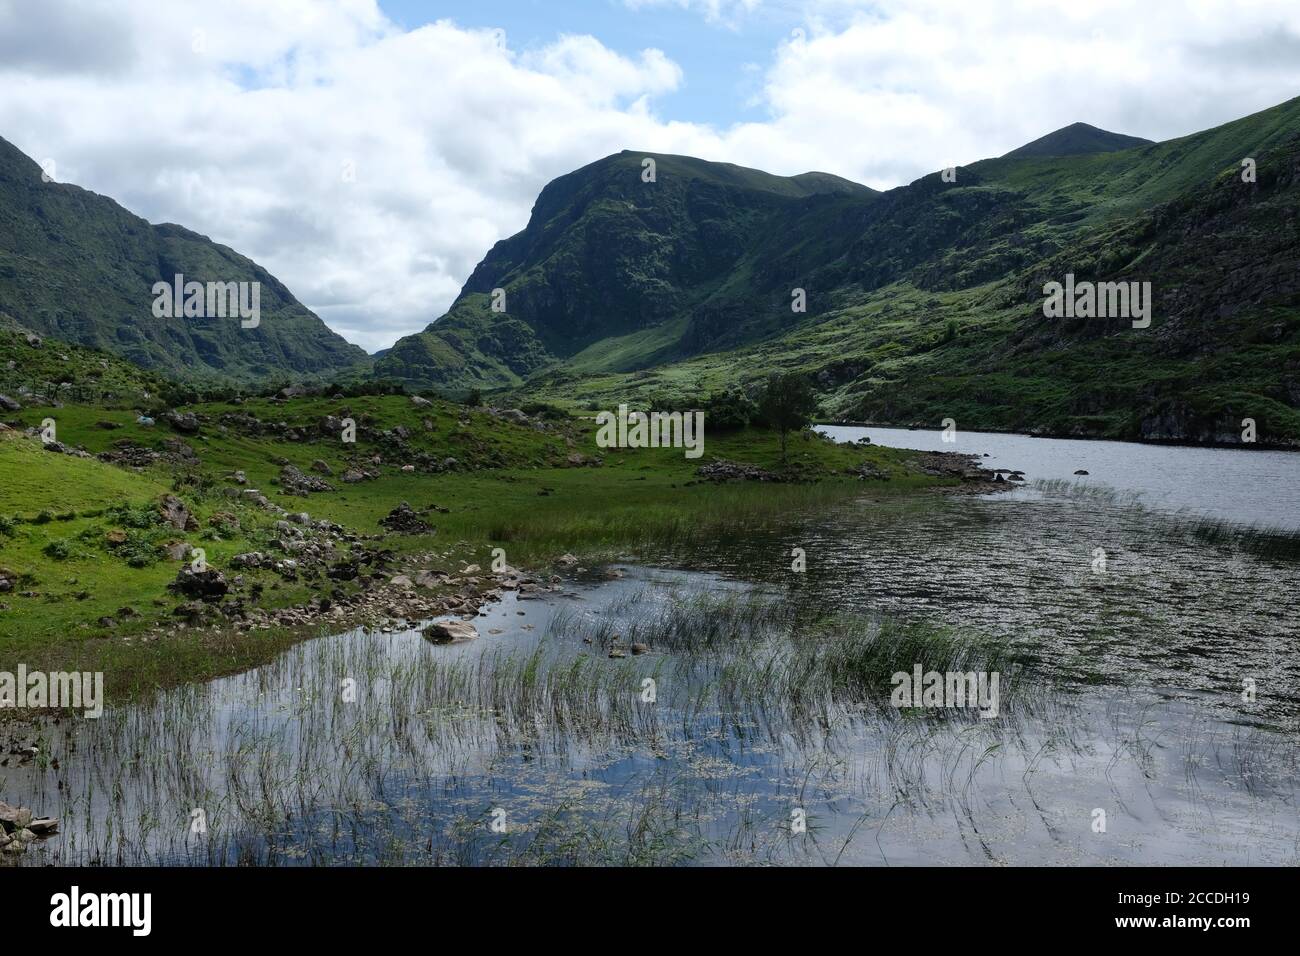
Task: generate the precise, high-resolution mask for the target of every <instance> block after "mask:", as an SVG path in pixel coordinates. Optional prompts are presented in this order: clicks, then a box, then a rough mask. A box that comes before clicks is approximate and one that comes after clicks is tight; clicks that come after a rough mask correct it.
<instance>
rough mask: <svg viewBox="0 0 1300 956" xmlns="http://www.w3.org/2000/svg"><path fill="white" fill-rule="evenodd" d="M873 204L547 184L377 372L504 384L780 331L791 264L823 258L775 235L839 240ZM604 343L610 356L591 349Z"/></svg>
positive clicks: (715, 177)
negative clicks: (539, 373) (830, 230)
mask: <svg viewBox="0 0 1300 956" xmlns="http://www.w3.org/2000/svg"><path fill="white" fill-rule="evenodd" d="M647 160H653V162H654V164H655V165H654V169H653V173H654V179H653V181H646V178H645V176H646V169H647V168H646V166H645V163H646V161H647ZM875 196H876V193H875V192H874V191H873V190H871V189H869V188H867V187H865V186H860V185H858V184H856V183H851V182H848V181H847V180H843V179H840V178H838V177H835V176H831V175H828V174H825V173H805V174H803V175H801V176H794V177H782V176H772V175H769V174H767V173H763V172H759V171H758V170H753V169H745V168H742V167H739V166H732V165H728V164H724V163H710V162H705V161H703V160H698V159H691V158H689V157H684V156H669V155H659V154H651V153H634V152H628V151H625V152H622V153H619V154H617V155H615V156H610V157H607V158H606V159H603V160H600V161H599V162H596V163H593V164H591V165H590V166H586V167H584V168H583V169H580V170H578V171H576V172H574V173H570V174H569V175H567V176H562V177H561V178H559V179H557V180H555V181H554V182H553V183H551V184H550V185H548V186H547V187H546V188H545V189H544V190H543V191H542V193H541V195H540V196H539V197H538V200H537V203H536V205H535V206H534V207H533V213H532V218H531V220H530V221H529V223H528V227H527V228H526V229H525V230H524V231H523V232H521V233H519V234H518V235H515V236H512V237H511V238H509V239H506V240H503V241H502V242H499V243H497V244H496V246H494V247H493V249H492V251H491V252H489V253H488V255H487V257H486V258H485V259H484V260H483V262H482V263H480V264H479V266H478V267H477V268H476V269H475V270H474V273H473V275H471V276H470V278H469V281H468V282H466V283H465V287H464V289H463V290H462V292H461V294H460V296H459V297H458V298H457V300H456V302H455V303H454V304H453V306H452V307H451V309H450V310H449V311H448V313H447V314H446V315H445V316H443V317H442V318H440V319H439V320H438V321H436V322H435V323H434V324H433V325H431V326H429V328H428V329H426V330H425V331H424V332H422V333H420V334H418V335H415V336H409V337H407V338H404V339H402V340H400V341H399V342H398V343H397V344H396V345H394V346H393V348H392V350H391V351H390V352H389V353H387V354H386V355H384V356H383V357H381V358H380V359H379V360H378V361H377V362H376V374H378V375H383V376H393V377H397V378H402V379H405V380H407V381H409V382H412V383H417V384H423V385H428V384H433V385H444V386H479V385H484V386H495V385H504V384H514V383H517V382H518V381H520V380H521V379H522V378H524V377H526V376H528V375H529V374H530V373H532V372H534V371H536V370H537V369H539V368H542V367H544V366H546V365H548V364H551V363H552V362H554V361H556V360H563V359H569V358H572V357H573V356H575V355H579V354H580V353H582V354H583V360H582V364H584V365H585V366H587V367H604V368H611V369H623V370H626V369H635V368H642V367H645V366H647V365H651V364H657V363H661V362H665V361H672V360H675V359H679V358H683V357H687V356H690V355H693V354H698V353H700V352H701V351H704V350H706V349H715V348H719V347H726V346H728V345H735V344H738V343H740V342H744V341H748V340H751V339H753V338H755V337H757V336H759V335H763V334H769V333H771V332H773V331H778V330H780V329H781V328H784V327H788V326H789V325H790V324H791V322H790V319H791V318H793V317H794V316H793V313H791V311H790V308H789V304H790V301H791V299H790V289H789V285H788V284H786V283H785V282H784V279H785V277H786V276H789V275H793V274H794V271H793V269H792V266H791V262H792V261H793V260H794V259H797V258H799V257H800V256H804V257H806V258H807V259H808V260H809V261H816V260H819V259H820V258H822V257H824V255H825V254H826V253H825V251H824V250H821V249H819V248H817V247H818V242H817V241H816V240H815V238H814V237H812V236H810V237H809V238H810V240H812V241H811V242H810V243H809V244H808V245H806V246H805V247H801V249H800V250H790V249H789V248H788V247H786V246H785V245H784V243H783V241H782V237H783V236H785V237H788V236H789V235H791V234H792V232H791V230H792V229H793V230H799V231H801V232H802V233H807V232H808V226H809V225H810V224H813V223H826V222H828V221H832V220H833V221H836V222H839V223H841V224H842V225H843V226H844V227H845V228H846V229H848V228H850V224H851V218H852V216H853V215H854V214H856V213H857V212H858V211H859V210H860V209H861V208H863V207H864V206H866V205H868V204H869V203H870V202H871V201H872V200H873V199H874V198H875ZM799 223H802V224H803V226H802V227H799V226H798V225H797V224H799ZM774 267H775V271H774ZM494 289H501V290H503V291H504V293H505V295H504V302H503V303H502V304H503V305H504V310H503V311H495V312H494V311H493V309H492V306H493V290H494ZM498 301H500V300H499V299H498ZM782 304H784V313H782V311H781V308H779V307H780V306H781V305H782ZM607 340H618V341H619V342H620V344H619V345H618V346H617V347H613V348H604V349H597V350H596V351H590V350H591V348H592V347H593V346H595V345H597V344H598V343H602V342H605V341H607Z"/></svg>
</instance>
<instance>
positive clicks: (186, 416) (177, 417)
mask: <svg viewBox="0 0 1300 956" xmlns="http://www.w3.org/2000/svg"><path fill="white" fill-rule="evenodd" d="M163 421H165V422H166V423H167V424H168V425H169V426H171V428H172V430H173V431H178V432H180V433H181V434H183V435H197V434H198V433H199V417H198V416H197V415H195V414H194V413H193V412H178V411H176V410H175V409H173V410H171V411H170V412H167V413H166V414H165V415H163Z"/></svg>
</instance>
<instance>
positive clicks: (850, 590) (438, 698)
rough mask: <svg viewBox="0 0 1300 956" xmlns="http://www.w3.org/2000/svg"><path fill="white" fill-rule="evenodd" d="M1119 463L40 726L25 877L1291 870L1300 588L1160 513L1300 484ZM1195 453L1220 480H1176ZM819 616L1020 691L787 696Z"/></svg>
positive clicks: (1298, 765) (754, 538)
mask: <svg viewBox="0 0 1300 956" xmlns="http://www.w3.org/2000/svg"><path fill="white" fill-rule="evenodd" d="M865 431H866V432H867V433H868V434H869V435H870V436H871V438H872V440H873V441H874V442H878V443H889V444H894V443H898V444H905V445H907V446H908V447H926V446H925V444H924V443H923V442H921V441H918V440H915V439H917V438H919V437H921V436H923V434H924V433H921V432H902V431H897V430H893V431H891V430H885V429H866V430H865ZM842 437H849V438H856V437H858V436H857V434H856V433H854V432H848V433H847V434H845V435H843V436H842ZM909 439H911V440H909ZM981 443H983V444H981ZM1105 444H1106V443H1098V442H1058V441H1055V440H1048V439H1030V438H1020V437H1017V436H1004V435H990V436H978V435H972V434H969V433H967V434H965V435H960V436H959V442H958V446H957V447H958V450H965V451H971V452H978V453H980V454H983V453H984V451H987V452H988V453H989V454H990V456H991V457H990V459H986V460H985V463H986V464H987V465H988V466H990V467H1005V468H1015V469H1020V470H1023V471H1025V472H1026V475H1027V477H1028V478H1029V479H1030V480H1031V481H1032V480H1034V479H1039V478H1044V479H1050V478H1058V477H1060V478H1064V477H1071V478H1072V477H1073V474H1072V473H1073V471H1074V470H1076V469H1078V468H1084V469H1087V470H1088V471H1090V472H1091V473H1092V474H1091V475H1090V476H1088V477H1089V478H1090V479H1091V480H1092V481H1094V482H1102V481H1106V482H1108V483H1109V484H1111V486H1112V487H1114V488H1117V489H1119V490H1120V491H1124V492H1130V491H1140V492H1142V493H1143V495H1144V499H1143V501H1144V504H1145V505H1146V507H1135V506H1134V505H1133V504H1132V503H1130V502H1128V501H1126V500H1116V499H1114V498H1112V497H1108V496H1106V495H1095V494H1077V493H1073V492H1071V491H1070V490H1069V489H1062V488H1060V487H1047V488H1039V489H1037V490H1035V489H1025V490H1022V491H1018V492H1016V493H1014V494H1001V495H992V496H983V497H979V496H977V497H971V496H946V495H923V496H915V497H906V498H900V497H898V496H891V495H887V494H883V493H881V491H879V490H875V489H872V488H870V487H869V483H868V484H864V494H863V495H862V496H861V497H859V498H855V499H852V500H849V501H846V502H843V503H841V504H839V505H837V506H834V507H831V508H825V509H819V510H817V511H815V512H809V513H807V514H795V515H790V516H788V517H789V520H788V521H787V522H785V523H783V524H782V525H781V526H780V527H769V528H753V529H747V530H746V532H745V533H744V534H743V535H739V534H738V535H734V536H730V537H727V538H725V539H719V540H710V541H701V542H697V543H696V544H695V545H693V546H691V547H689V548H686V547H678V548H676V549H675V550H673V551H671V552H664V553H646V554H641V555H637V556H636V558H637V562H632V561H630V560H629V561H628V562H626V563H623V564H620V565H619V567H621V568H622V569H623V573H624V576H623V577H622V578H618V579H616V580H603V579H601V578H600V577H599V576H595V575H582V574H579V575H577V576H576V577H573V578H570V579H567V580H566V581H565V582H564V584H563V585H562V586H561V587H560V589H558V590H556V591H553V592H550V593H548V594H546V595H545V596H544V597H543V598H542V599H539V600H522V599H518V598H516V597H515V596H514V595H507V596H506V598H505V599H504V600H502V601H501V602H500V603H498V604H495V605H493V606H491V607H489V608H486V609H484V612H483V613H482V615H481V616H480V617H479V618H478V619H477V621H476V624H477V627H478V630H479V632H480V634H481V635H482V636H481V637H480V639H478V640H477V641H474V642H472V643H470V644H467V645H463V646H448V647H438V646H433V645H431V644H429V643H428V642H427V641H425V640H424V639H423V638H421V637H420V635H419V631H418V627H417V626H416V624H417V623H418V622H412V623H411V625H410V626H407V627H401V628H398V629H397V630H396V631H394V632H392V633H382V632H378V633H377V632H365V631H352V632H348V633H345V634H337V635H332V636H327V637H322V638H319V639H316V640H312V641H308V642H304V643H303V644H300V645H298V646H296V647H294V648H293V649H291V650H290V651H288V652H286V653H285V654H284V655H282V656H281V657H280V658H279V659H277V660H276V661H275V662H273V663H271V664H268V665H266V666H264V667H260V668H256V669H254V670H251V671H249V672H246V673H244V674H240V675H236V676H233V677H228V678H223V679H220V680H216V681H212V682H210V683H207V684H202V685H193V686H188V687H183V688H178V689H175V690H171V691H167V692H165V693H161V694H159V695H157V697H156V698H155V699H154V700H152V701H147V702H143V703H140V704H138V705H134V706H131V707H125V708H116V709H112V710H110V711H109V712H107V713H106V714H105V716H104V717H103V718H101V719H100V720H98V721H62V722H59V723H55V724H50V725H48V726H47V727H45V728H44V729H43V731H42V732H41V739H40V744H41V747H42V751H43V754H44V757H43V759H42V760H41V761H40V762H37V763H33V764H29V765H27V766H24V767H20V768H10V769H6V770H2V771H0V786H2V788H3V796H4V799H6V800H8V802H11V803H13V802H15V801H17V802H18V803H20V804H21V805H24V806H29V807H31V808H32V809H33V810H34V811H36V812H37V813H40V814H51V815H56V816H59V817H60V818H62V820H63V829H62V832H61V833H60V835H59V836H58V837H56V838H54V839H51V840H49V841H47V842H45V843H42V844H39V845H33V847H32V848H31V849H30V850H29V852H28V854H27V855H26V856H25V857H24V858H23V861H22V862H23V864H24V865H30V864H40V863H56V864H58V863H96V862H99V863H125V864H132V863H156V862H163V863H190V864H225V865H229V864H232V863H238V862H244V863H256V864H275V865H293V864H302V863H316V864H331V863H359V864H380V863H383V864H411V863H414V864H503V863H532V864H552V865H553V864H572V863H597V864H598V863H618V864H626V863H658V864H674V863H697V864H699V863H703V864H717V863H741V864H754V863H758V864H769V863H775V864H786V865H834V864H840V865H849V864H857V865H899V864H918V863H931V864H935V863H937V864H946V865H969V864H978V865H990V864H991V865H1000V864H1072V863H1085V864H1094V865H1116V864H1117V865H1124V864H1179V863H1186V864H1205V865H1216V864H1224V863H1243V864H1272V865H1295V864H1296V863H1297V862H1300V816H1298V813H1297V802H1296V797H1297V791H1298V789H1300V786H1298V785H1300V756H1298V754H1300V748H1297V726H1298V723H1300V663H1298V662H1300V654H1298V653H1297V651H1298V650H1300V648H1298V647H1297V644H1300V638H1298V636H1297V628H1296V625H1295V610H1294V609H1295V601H1294V595H1295V594H1296V593H1297V587H1300V571H1298V567H1300V566H1298V565H1297V564H1296V563H1295V562H1288V561H1282V560H1275V559H1267V558H1262V557H1258V556H1256V555H1253V554H1249V553H1244V552H1241V551H1239V550H1236V549H1235V548H1234V547H1231V546H1213V547H1211V546H1207V545H1205V544H1202V543H1200V542H1198V541H1197V540H1196V539H1195V538H1194V537H1193V536H1189V535H1188V534H1187V533H1186V531H1185V529H1184V528H1183V526H1182V525H1181V524H1180V523H1179V522H1178V521H1177V520H1176V517H1177V516H1176V515H1175V514H1174V512H1177V511H1179V510H1194V511H1196V512H1198V513H1206V514H1211V515H1215V516H1218V517H1224V518H1229V519H1232V520H1240V521H1245V520H1250V519H1251V516H1257V515H1260V514H1264V513H1265V512H1264V511H1263V510H1262V503H1263V502H1264V501H1265V500H1267V499H1269V496H1270V495H1271V494H1274V493H1282V492H1283V491H1285V494H1287V495H1292V496H1293V495H1294V488H1295V485H1294V482H1293V483H1292V484H1291V487H1290V488H1289V489H1284V488H1283V486H1285V485H1286V484H1287V482H1286V481H1284V480H1279V479H1278V477H1277V476H1283V477H1285V476H1286V475H1290V476H1291V477H1292V479H1293V478H1294V477H1295V473H1294V468H1295V466H1294V465H1293V464H1292V462H1294V461H1296V460H1297V459H1296V458H1295V457H1292V456H1286V455H1284V456H1282V457H1281V458H1278V459H1276V460H1274V459H1273V458H1271V457H1263V456H1272V455H1274V453H1261V455H1258V456H1257V455H1256V454H1255V453H1249V452H1233V451H1212V450H1211V451H1202V450H1196V449H1176V448H1148V447H1147V446H1134V445H1117V446H1115V447H1103V446H1104V445H1105ZM932 447H934V448H936V449H940V448H946V449H949V450H950V449H951V446H945V445H942V443H941V442H940V440H939V436H938V435H937V434H936V435H934V436H933V443H932ZM1031 451H1032V452H1034V454H1031V453H1030V452H1031ZM1185 452H1196V453H1197V454H1198V455H1202V456H1208V457H1196V458H1192V459H1185V460H1186V461H1196V462H1198V464H1197V466H1196V468H1192V467H1190V466H1185V467H1183V473H1182V474H1181V475H1180V472H1179V467H1177V466H1175V465H1174V464H1173V462H1174V461H1176V460H1183V459H1180V456H1181V455H1182V454H1183V453H1185ZM1270 462H1271V463H1270ZM1198 468H1199V469H1201V472H1205V471H1206V470H1207V469H1208V473H1209V474H1212V475H1217V476H1218V477H1219V478H1221V479H1224V478H1225V477H1226V483H1227V484H1235V485H1236V486H1237V487H1236V490H1237V492H1238V493H1239V495H1238V497H1237V498H1233V497H1232V496H1231V495H1226V496H1225V495H1222V494H1219V493H1218V492H1217V491H1207V490H1206V489H1205V488H1203V487H1198V484H1200V485H1203V484H1207V483H1208V482H1206V481H1204V480H1203V479H1204V478H1205V477H1206V475H1205V474H1201V478H1200V479H1198V477H1197V474H1198V472H1197V469H1198ZM1261 486H1266V487H1268V488H1272V489H1273V491H1269V492H1266V491H1262V490H1260V489H1261ZM1152 492H1155V493H1156V494H1155V495H1154V496H1153V495H1152ZM1289 500H1294V499H1293V498H1291V499H1289ZM1241 501H1247V502H1252V504H1250V505H1248V506H1242V505H1241ZM1234 502H1235V503H1234ZM1152 509H1154V510H1152ZM1268 521H1269V522H1270V523H1274V524H1280V523H1282V522H1281V521H1280V520H1279V516H1278V515H1277V514H1276V513H1275V512H1272V513H1270V517H1269V518H1268ZM794 548H799V549H802V551H803V552H804V554H805V556H806V570H804V571H800V572H796V571H794V570H792V561H791V554H792V551H793V549H794ZM1098 549H1100V550H1101V551H1102V552H1103V553H1104V555H1105V559H1106V560H1105V562H1104V564H1103V565H1102V566H1101V568H1100V570H1099V567H1098V564H1097V552H1098ZM628 557H629V558H630V557H632V556H628ZM773 608H775V609H788V610H789V617H788V618H787V617H786V616H783V615H781V614H769V612H768V609H773ZM830 615H838V616H841V617H846V618H847V619H849V620H852V621H855V622H856V621H865V622H871V621H877V620H880V619H887V620H902V621H909V622H917V623H920V624H923V625H924V626H926V627H930V626H933V627H937V628H942V629H944V630H945V631H950V632H953V633H960V634H964V635H965V634H968V635H971V636H972V637H973V638H978V639H979V640H983V641H989V642H994V643H995V644H996V645H997V646H999V647H1005V648H1009V649H1010V652H1011V653H1012V654H1013V656H1014V658H1015V660H1016V662H1017V663H1016V665H1014V666H1015V667H1017V668H1023V671H1018V672H1022V673H1023V674H1025V675H1028V676H1027V677H1026V679H1025V682H1024V683H1023V684H1018V685H1017V686H1016V690H1015V692H1014V693H1013V694H1010V695H1009V697H1008V699H1007V700H1006V702H1005V706H1004V707H1003V708H1002V710H1001V712H1000V713H999V715H998V716H997V717H996V718H995V719H989V720H984V719H981V718H979V717H977V716H972V715H970V714H969V713H965V714H962V713H953V712H925V713H916V712H905V711H899V710H898V709H896V708H892V707H890V706H888V697H889V687H888V686H883V685H882V686H880V687H879V688H876V687H875V686H874V685H872V686H867V687H865V688H862V687H859V688H856V691H865V693H856V692H855V693H850V694H843V693H840V689H839V688H835V687H830V686H829V685H828V686H827V687H822V686H821V685H818V684H816V683H815V682H814V683H812V684H809V685H807V686H804V685H801V684H800V682H799V681H800V678H799V677H798V674H797V673H796V674H795V675H794V676H792V672H791V668H789V667H787V666H786V665H787V662H788V661H789V660H790V654H789V651H788V648H789V647H793V646H795V645H796V644H797V643H798V641H800V640H802V639H803V638H804V634H803V632H802V630H801V629H802V628H803V627H805V625H806V624H807V622H808V621H810V620H814V619H819V617H820V616H830ZM789 621H794V622H795V623H794V624H793V625H790V626H789V627H787V624H788V622H789ZM616 641H617V642H618V643H620V644H622V645H624V646H626V645H627V644H628V643H629V642H632V641H644V642H645V643H647V644H648V645H649V646H650V650H649V652H648V653H645V654H641V655H637V656H629V657H610V656H609V653H608V651H609V648H610V647H611V645H612V644H613V643H614V642H616ZM647 681H649V682H650V683H649V684H647ZM1247 681H1249V682H1250V684H1251V686H1253V687H1254V688H1256V690H1257V693H1255V694H1252V695H1250V696H1251V699H1249V700H1246V699H1245V698H1244V696H1243V687H1244V686H1245V682H1247ZM647 694H648V696H647ZM196 811H198V813H196ZM200 820H201V821H202V827H201V828H198V827H197V826H196V821H200Z"/></svg>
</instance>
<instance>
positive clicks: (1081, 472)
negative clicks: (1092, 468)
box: [1075, 468, 1087, 475]
mask: <svg viewBox="0 0 1300 956" xmlns="http://www.w3.org/2000/svg"><path fill="white" fill-rule="evenodd" d="M1075 474H1076V475H1086V474H1087V472H1086V471H1084V470H1083V469H1082V468H1080V469H1079V470H1078V471H1076V472H1075Z"/></svg>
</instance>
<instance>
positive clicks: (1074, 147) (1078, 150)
mask: <svg viewBox="0 0 1300 956" xmlns="http://www.w3.org/2000/svg"><path fill="white" fill-rule="evenodd" d="M1151 144H1152V141H1151V140H1149V139H1142V138H1141V137H1140V136H1126V135H1124V134H1123V133H1112V132H1110V131H1108V130H1104V129H1098V128H1097V127H1096V126H1089V125H1088V124H1087V123H1071V124H1070V125H1069V126H1063V127H1061V128H1060V129H1058V130H1056V131H1055V132H1053V133H1048V134H1047V135H1046V136H1042V137H1039V138H1038V139H1036V140H1034V141H1033V142H1032V143H1026V144H1025V145H1024V146H1021V147H1020V148H1019V149H1013V150H1012V151H1011V152H1009V153H1007V154H1006V156H1004V157H1003V158H1004V159H1005V158H1009V157H1027V156H1085V155H1089V154H1092V153H1118V152H1120V151H1121V150H1125V149H1133V148H1134V147H1136V146H1150V145H1151Z"/></svg>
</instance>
